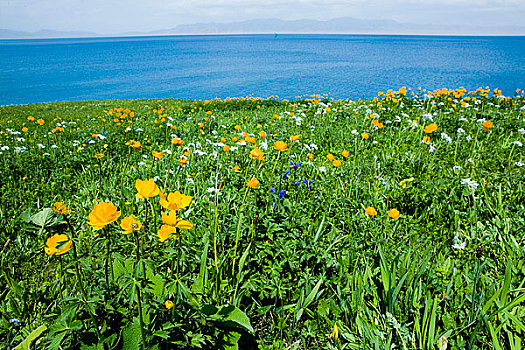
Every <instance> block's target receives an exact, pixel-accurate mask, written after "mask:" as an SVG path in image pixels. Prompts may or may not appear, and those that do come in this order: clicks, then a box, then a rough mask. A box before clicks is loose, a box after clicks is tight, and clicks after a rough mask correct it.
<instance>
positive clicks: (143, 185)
mask: <svg viewBox="0 0 525 350" xmlns="http://www.w3.org/2000/svg"><path fill="white" fill-rule="evenodd" d="M135 188H136V189H137V191H138V193H137V195H136V197H137V198H138V199H143V198H150V197H155V196H156V195H158V194H159V193H160V190H159V187H158V186H157V184H155V181H154V180H153V179H149V180H139V179H137V181H135Z"/></svg>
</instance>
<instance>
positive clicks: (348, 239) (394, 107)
mask: <svg viewBox="0 0 525 350" xmlns="http://www.w3.org/2000/svg"><path fill="white" fill-rule="evenodd" d="M523 143H525V99H524V95H523V92H521V91H520V90H519V89H518V90H517V91H516V93H515V95H514V96H513V97H503V96H501V93H500V92H499V91H498V90H497V89H496V90H489V89H488V88H485V89H482V88H480V89H478V90H476V91H471V92H468V91H466V90H465V89H462V88H460V89H457V90H448V89H442V90H436V91H432V92H429V91H424V90H421V89H417V90H410V89H405V88H402V89H400V90H398V91H390V90H389V91H388V92H386V93H379V95H378V97H377V98H375V99H374V100H369V101H361V100H359V101H348V100H346V101H335V100H332V99H330V98H328V96H312V97H311V98H305V99H302V100H297V101H286V100H280V99H277V98H269V99H258V98H242V99H227V100H223V101H221V100H212V101H180V100H172V99H163V100H129V101H128V100H126V101H92V102H61V103H46V104H36V105H22V106H7V107H0V158H1V160H0V161H1V162H2V163H3V164H2V165H3V166H2V176H0V187H1V191H0V249H1V258H0V280H1V288H0V315H1V319H0V349H13V348H15V349H85V350H87V349H193V348H196V349H199V348H200V349H253V348H260V349H440V350H444V349H493V348H494V349H513V350H514V349H523V348H525V341H524V340H523V339H524V338H525V321H524V320H525V234H524V233H525V221H524V220H525V191H524V186H525V176H524V172H525V167H524V165H525V155H524V152H523Z"/></svg>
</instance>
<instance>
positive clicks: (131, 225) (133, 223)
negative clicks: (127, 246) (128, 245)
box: [120, 215, 142, 235]
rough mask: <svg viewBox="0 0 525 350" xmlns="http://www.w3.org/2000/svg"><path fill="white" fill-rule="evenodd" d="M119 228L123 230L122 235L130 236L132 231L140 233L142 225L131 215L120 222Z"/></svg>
mask: <svg viewBox="0 0 525 350" xmlns="http://www.w3.org/2000/svg"><path fill="white" fill-rule="evenodd" d="M120 227H121V228H122V229H123V230H124V231H122V234H125V235H127V234H130V233H131V232H133V231H140V229H141V228H142V224H141V223H140V221H138V220H137V218H136V217H134V216H133V215H129V216H126V217H125V218H124V219H122V221H121V222H120Z"/></svg>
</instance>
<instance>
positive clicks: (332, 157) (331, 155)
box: [326, 153, 335, 162]
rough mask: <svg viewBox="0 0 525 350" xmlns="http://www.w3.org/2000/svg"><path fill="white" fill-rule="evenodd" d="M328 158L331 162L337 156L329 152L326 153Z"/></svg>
mask: <svg viewBox="0 0 525 350" xmlns="http://www.w3.org/2000/svg"><path fill="white" fill-rule="evenodd" d="M326 158H328V160H329V161H331V162H332V161H333V160H334V159H335V157H334V156H333V154H332V153H328V154H327V155H326Z"/></svg>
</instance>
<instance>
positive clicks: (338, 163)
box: [332, 159, 341, 167]
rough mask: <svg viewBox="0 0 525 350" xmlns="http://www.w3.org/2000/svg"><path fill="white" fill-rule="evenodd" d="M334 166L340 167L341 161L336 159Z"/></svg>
mask: <svg viewBox="0 0 525 350" xmlns="http://www.w3.org/2000/svg"><path fill="white" fill-rule="evenodd" d="M332 164H333V166H335V167H339V166H341V161H340V160H339V159H336V160H334V161H333V163H332Z"/></svg>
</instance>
